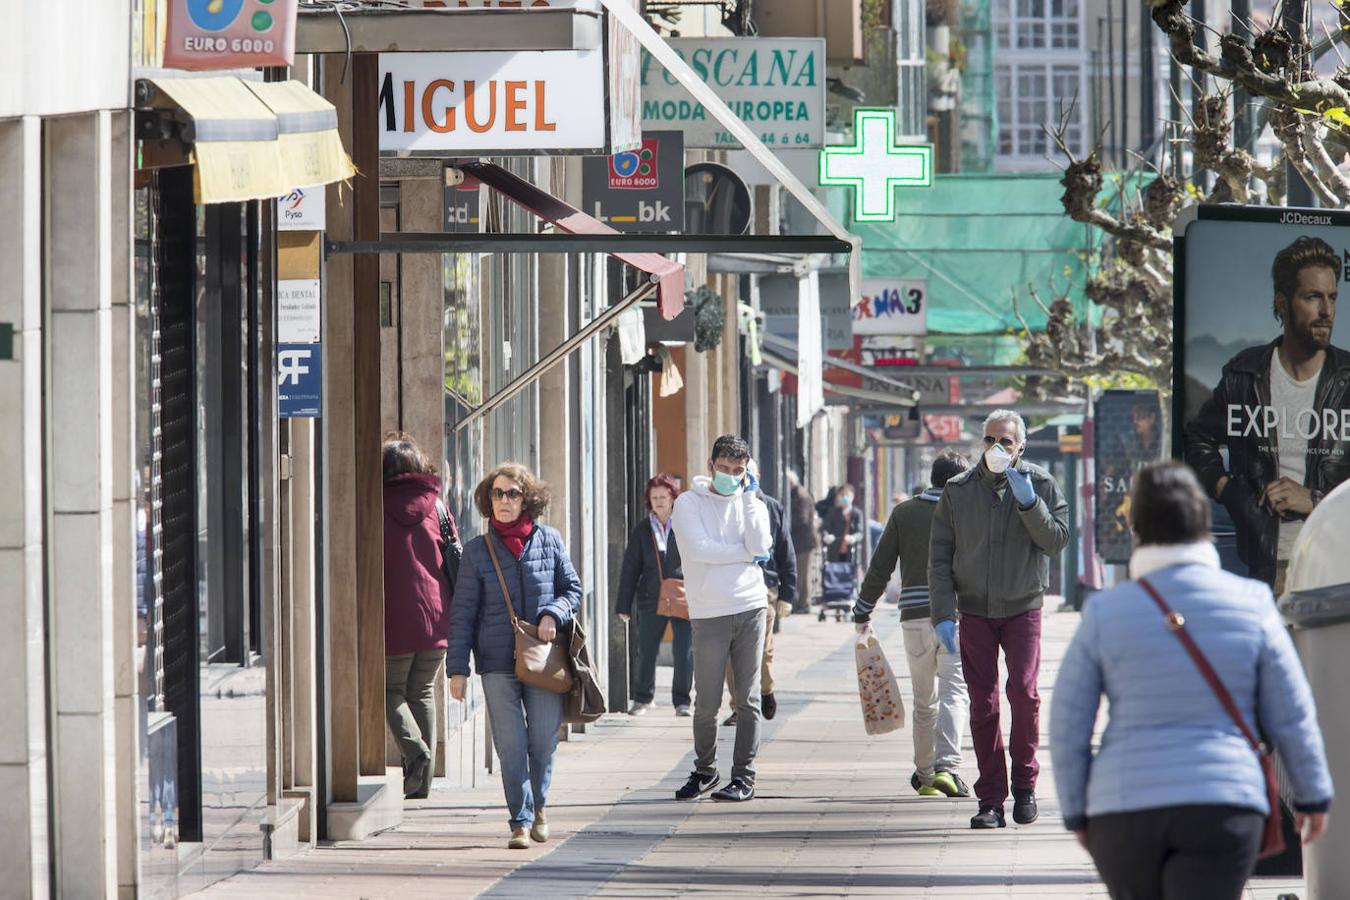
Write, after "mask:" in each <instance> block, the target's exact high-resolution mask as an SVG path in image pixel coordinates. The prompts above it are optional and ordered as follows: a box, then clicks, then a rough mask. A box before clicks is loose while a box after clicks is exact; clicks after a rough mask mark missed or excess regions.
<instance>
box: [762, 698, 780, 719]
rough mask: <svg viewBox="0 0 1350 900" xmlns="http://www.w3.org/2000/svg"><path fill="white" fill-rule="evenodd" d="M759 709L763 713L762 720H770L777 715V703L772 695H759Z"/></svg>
mask: <svg viewBox="0 0 1350 900" xmlns="http://www.w3.org/2000/svg"><path fill="white" fill-rule="evenodd" d="M759 709H760V712H762V713H764V718H766V719H772V718H773V717H774V716H776V715H778V701H777V700H775V699H774V698H773V694H760V695H759Z"/></svg>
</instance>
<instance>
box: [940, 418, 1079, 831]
mask: <svg viewBox="0 0 1350 900" xmlns="http://www.w3.org/2000/svg"><path fill="white" fill-rule="evenodd" d="M1026 441H1027V427H1026V423H1025V422H1023V421H1022V417H1021V416H1019V415H1018V414H1017V413H1015V412H1013V411H1012V410H1006V409H1001V410H996V411H995V412H993V413H991V414H990V415H989V418H988V419H986V420H985V423H984V445H985V451H984V456H983V457H982V458H981V460H980V462H979V464H978V465H976V466H975V467H974V468H972V469H970V470H968V471H966V472H962V473H961V474H960V475H956V476H954V477H953V478H951V479H950V480H949V481H948V482H947V488H946V490H944V491H943V493H942V499H940V500H939V501H938V505H937V510H936V511H935V512H934V513H933V530H932V537H931V540H930V543H929V562H928V567H929V568H928V589H929V597H930V601H931V603H932V610H933V624H934V628H935V629H936V631H937V633H938V638H939V640H941V641H942V642H943V644H944V645H946V647H947V648H948V650H949V651H951V652H955V650H956V643H957V627H956V620H957V617H958V615H959V616H960V619H961V627H960V649H961V667H962V670H963V671H964V673H965V678H966V688H967V690H968V692H969V695H970V732H971V741H972V743H973V744H974V745H975V758H976V761H977V762H978V763H979V767H980V777H979V780H978V781H976V782H975V796H976V798H977V799H978V800H979V804H980V811H979V813H978V814H977V815H975V816H974V817H973V818H972V819H971V820H970V827H971V828H1003V827H1004V826H1005V825H1006V824H1007V823H1006V822H1005V821H1004V817H1003V804H1004V801H1006V800H1007V798H1008V788H1009V777H1008V760H1007V758H1006V756H1005V752H1004V748H1003V733H1002V731H1001V730H1000V727H999V690H998V687H999V685H998V654H999V650H1000V648H1001V649H1002V650H1003V654H1004V657H1005V658H1006V660H1007V664H1008V702H1009V705H1010V706H1011V707H1012V729H1011V740H1010V747H1009V755H1011V757H1012V779H1011V781H1012V784H1011V786H1012V795H1013V821H1014V822H1016V823H1018V824H1019V825H1030V824H1031V823H1032V822H1034V821H1036V818H1037V816H1038V811H1037V808H1036V777H1037V775H1038V774H1039V772H1040V767H1039V765H1038V764H1037V762H1036V748H1037V746H1038V744H1039V743H1040V722H1039V713H1040V703H1041V700H1040V695H1039V694H1038V693H1037V690H1036V679H1037V677H1038V676H1039V674H1040V667H1041V606H1042V605H1043V603H1044V597H1045V591H1046V588H1048V587H1049V584H1050V557H1051V556H1053V555H1057V554H1058V553H1060V551H1062V550H1063V549H1064V547H1065V545H1067V544H1068V542H1069V504H1068V502H1067V501H1066V500H1065V499H1064V494H1063V493H1062V492H1061V491H1060V489H1059V485H1058V484H1056V483H1055V479H1054V478H1053V477H1051V475H1050V473H1049V472H1047V471H1046V470H1044V469H1042V468H1041V467H1040V466H1036V465H1032V464H1031V463H1028V462H1027V461H1025V460H1024V459H1022V452H1023V451H1024V450H1025V449H1026Z"/></svg>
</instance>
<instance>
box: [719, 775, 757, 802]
mask: <svg viewBox="0 0 1350 900" xmlns="http://www.w3.org/2000/svg"><path fill="white" fill-rule="evenodd" d="M754 797H755V786H754V785H753V784H751V783H750V782H748V781H746V780H745V779H744V778H741V777H740V776H739V775H738V776H736V777H735V778H733V779H731V783H730V784H728V785H727V786H726V787H724V788H722V789H721V790H720V791H713V795H712V798H713V799H714V800H717V801H720V802H722V803H743V802H744V801H746V800H753V799H754Z"/></svg>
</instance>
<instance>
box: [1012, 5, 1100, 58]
mask: <svg viewBox="0 0 1350 900" xmlns="http://www.w3.org/2000/svg"><path fill="white" fill-rule="evenodd" d="M994 32H995V34H996V35H997V37H998V48H999V49H1000V50H1078V49H1080V48H1081V47H1082V45H1083V44H1082V41H1083V35H1082V6H1081V0H995V3H994Z"/></svg>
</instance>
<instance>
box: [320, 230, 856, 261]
mask: <svg viewBox="0 0 1350 900" xmlns="http://www.w3.org/2000/svg"><path fill="white" fill-rule="evenodd" d="M851 250H852V247H851V246H850V245H849V244H848V243H846V242H844V241H841V240H839V239H838V238H835V237H830V236H828V235H762V234H747V235H734V234H726V235H722V234H627V233H616V234H567V233H563V232H557V231H545V232H540V233H538V234H488V233H478V234H473V233H461V234H454V233H442V232H389V233H385V234H381V235H380V239H379V240H378V241H325V242H324V254H325V255H326V256H334V255H337V254H342V253H636V252H646V253H721V254H735V253H753V254H765V253H770V252H772V253H774V254H777V255H780V256H782V255H786V254H794V255H799V256H804V255H811V254H824V253H848V252H850V251H851Z"/></svg>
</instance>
